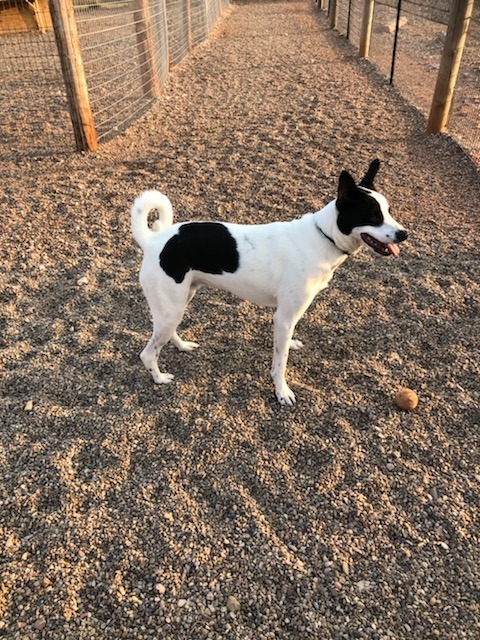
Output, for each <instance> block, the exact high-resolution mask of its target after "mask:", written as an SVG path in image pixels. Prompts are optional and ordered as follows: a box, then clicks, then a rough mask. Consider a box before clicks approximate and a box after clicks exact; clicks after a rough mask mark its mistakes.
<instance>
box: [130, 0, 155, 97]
mask: <svg viewBox="0 0 480 640" xmlns="http://www.w3.org/2000/svg"><path fill="white" fill-rule="evenodd" d="M132 9H133V21H134V23H135V31H136V33H137V48H138V57H139V60H140V68H141V69H142V71H141V74H142V76H143V77H144V80H143V81H142V85H143V92H144V93H145V95H148V96H152V97H154V98H158V96H159V95H160V93H161V84H160V80H159V78H158V72H157V62H156V60H155V45H154V42H153V36H152V24H151V22H152V17H151V14H150V7H149V4H148V0H133V3H132Z"/></svg>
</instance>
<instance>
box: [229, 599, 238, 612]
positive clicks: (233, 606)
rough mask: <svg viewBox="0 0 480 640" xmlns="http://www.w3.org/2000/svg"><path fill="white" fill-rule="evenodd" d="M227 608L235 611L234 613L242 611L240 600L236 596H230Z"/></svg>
mask: <svg viewBox="0 0 480 640" xmlns="http://www.w3.org/2000/svg"><path fill="white" fill-rule="evenodd" d="M227 609H228V610H229V611H233V613H237V611H240V602H239V601H238V600H237V598H236V597H235V596H228V598H227Z"/></svg>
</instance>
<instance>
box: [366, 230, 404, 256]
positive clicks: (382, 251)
mask: <svg viewBox="0 0 480 640" xmlns="http://www.w3.org/2000/svg"><path fill="white" fill-rule="evenodd" d="M407 237H408V233H407V232H406V231H405V230H404V229H402V230H401V231H397V232H396V233H395V243H393V242H380V240H377V239H376V238H374V237H373V236H371V235H370V234H369V233H362V234H361V238H362V240H363V241H364V242H365V244H368V246H369V247H371V248H372V249H373V250H374V251H375V252H376V253H378V254H379V255H381V256H398V255H399V253H400V249H399V248H398V247H397V244H398V243H400V242H403V241H404V240H406V239H407Z"/></svg>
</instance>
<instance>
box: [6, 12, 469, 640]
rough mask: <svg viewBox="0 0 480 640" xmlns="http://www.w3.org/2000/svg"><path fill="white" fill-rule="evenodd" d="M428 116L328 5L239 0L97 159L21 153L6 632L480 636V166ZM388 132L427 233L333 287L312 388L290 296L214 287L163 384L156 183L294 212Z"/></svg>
mask: <svg viewBox="0 0 480 640" xmlns="http://www.w3.org/2000/svg"><path fill="white" fill-rule="evenodd" d="M220 63H223V65H224V68H223V70H222V72H218V71H215V70H218V69H219V68H220V66H219V65H220ZM424 128H425V123H424V120H423V118H422V117H421V116H419V115H418V113H417V112H415V111H413V110H412V109H411V108H410V107H409V106H408V105H406V103H405V102H404V101H403V100H402V99H401V98H400V97H399V95H398V94H397V93H396V91H395V90H392V89H391V88H389V87H388V86H387V84H386V82H385V81H384V80H383V79H382V78H381V77H380V76H379V75H378V74H376V73H375V71H374V70H373V69H372V67H371V66H370V65H369V64H368V63H365V62H360V61H359V60H358V59H357V58H356V56H355V55H354V53H353V51H352V50H351V49H350V48H349V46H348V44H346V43H345V42H344V41H342V40H341V39H339V38H338V37H336V36H335V34H334V33H332V32H331V31H329V30H328V29H327V25H326V23H325V21H324V20H323V19H319V18H318V17H317V14H316V11H315V8H314V6H313V5H311V4H310V3H305V2H300V3H286V4H280V3H278V4H259V5H248V6H236V7H234V8H233V9H232V10H231V12H230V13H229V14H228V15H227V17H226V18H225V19H224V20H223V21H222V23H221V25H220V27H219V29H218V30H217V32H216V33H215V37H214V39H213V40H212V41H210V42H209V43H207V44H206V45H204V46H202V47H201V48H199V49H198V50H197V51H196V52H195V53H194V55H192V56H191V58H190V59H189V60H188V61H186V62H185V63H184V64H183V65H181V66H180V67H179V68H178V70H177V71H176V72H175V73H174V75H173V76H172V78H171V81H170V83H169V86H168V88H167V91H166V92H165V95H164V96H163V98H162V100H161V101H160V103H159V105H158V107H157V108H156V109H155V110H154V111H152V112H151V113H149V114H148V115H147V116H146V117H145V118H144V119H143V120H142V121H141V122H139V123H138V124H137V125H136V126H134V127H132V128H131V129H130V130H129V131H128V132H127V133H126V134H125V135H124V136H122V137H119V138H118V139H116V140H115V141H113V142H111V143H108V144H107V145H105V146H103V147H102V148H101V150H100V152H99V153H98V154H97V155H96V156H52V157H49V158H43V159H37V160H28V159H24V160H22V161H21V162H20V163H18V162H17V163H16V162H14V161H12V162H10V163H9V162H4V163H2V164H1V165H0V171H1V175H2V184H1V192H0V212H1V220H0V223H1V229H2V235H1V255H2V261H1V269H2V281H1V291H0V295H1V300H2V307H1V318H0V321H1V336H0V339H1V347H2V351H1V364H2V373H1V376H2V378H1V381H2V395H3V399H2V405H1V412H2V415H1V448H0V464H1V480H2V481H1V483H0V532H1V536H0V549H1V551H2V554H3V555H2V564H1V569H2V586H1V587H0V636H1V637H7V638H19V639H20V638H22V639H27V638H28V639H30V638H48V639H49V640H57V639H58V640H60V639H62V640H70V639H71V640H84V639H86V638H95V639H100V638H101V639H104V638H112V639H115V640H117V639H118V638H128V639H133V638H134V639H140V638H143V639H147V638H157V639H161V640H164V639H165V640H184V639H185V640H187V639H188V640H197V639H200V638H212V639H213V638H214V639H216V640H220V638H224V639H238V640H240V639H242V640H247V639H251V640H263V639H267V638H269V639H273V638H275V639H282V640H283V639H292V640H293V639H295V640H298V639H302V640H303V639H304V638H317V639H319V640H330V639H332V640H333V639H335V640H336V639H340V638H342V639H343V638H346V639H350V638H368V639H372V640H381V639H385V638H389V639H394V638H396V639H401V638H405V639H407V638H408V639H409V640H428V639H433V638H440V639H441V640H460V639H465V638H466V639H471V640H473V638H475V637H478V636H477V633H478V620H479V610H478V598H477V597H476V595H475V594H476V591H475V589H476V588H478V580H479V572H478V542H479V529H478V492H479V481H480V469H479V467H478V459H479V458H478V433H479V431H478V424H479V415H478V406H479V402H478V401H479V394H478V368H479V365H478V363H479V362H480V358H479V357H478V352H477V350H478V344H479V335H478V300H479V284H478V282H479V280H478V248H477V247H478V212H479V211H480V195H479V194H480V189H479V186H480V181H479V177H478V173H477V172H476V171H475V169H474V167H473V166H472V165H471V163H470V162H469V160H468V159H467V157H466V156H465V155H464V154H463V152H462V151H461V150H460V149H459V148H458V147H457V146H456V145H455V144H454V143H453V142H451V141H450V140H449V139H447V138H442V137H430V138H429V137H426V136H425V135H424ZM376 156H379V157H380V158H381V159H382V160H383V166H382V169H381V173H380V174H379V178H378V185H379V187H381V189H382V190H383V191H384V192H385V194H386V195H388V197H389V199H390V200H391V203H392V207H393V211H394V214H395V216H396V217H397V218H399V219H400V220H402V221H403V222H404V224H405V225H406V226H407V227H408V228H409V230H410V233H411V236H410V237H411V241H410V242H409V243H408V244H406V245H405V246H404V247H403V249H402V253H401V255H400V258H399V259H397V260H393V259H380V258H378V259H376V258H374V257H372V256H370V255H369V254H367V253H366V252H364V253H363V254H362V255H360V256H358V257H356V258H355V259H352V260H351V261H349V262H348V263H347V264H346V265H344V266H343V268H342V269H341V271H340V272H339V273H338V275H337V276H336V277H335V279H334V281H333V283H332V285H331V287H330V289H329V290H328V291H327V292H326V293H325V294H324V295H322V296H320V297H319V298H318V300H317V301H315V303H314V304H313V305H312V307H311V309H310V310H309V312H308V313H307V314H306V316H305V317H304V319H303V320H302V321H301V323H300V324H299V327H298V337H299V338H300V339H301V340H303V341H304V342H305V343H306V345H307V347H306V348H305V349H304V350H303V351H299V352H294V353H292V355H291V358H290V365H289V372H288V373H289V381H290V384H291V386H292V388H293V389H294V391H295V393H296V395H297V398H298V404H297V405H296V406H295V407H294V408H293V409H286V408H279V407H278V406H277V405H276V403H275V400H274V397H273V393H272V386H271V382H270V379H269V374H268V369H269V361H270V357H271V356H270V352H271V342H272V332H271V312H270V311H269V310H267V309H258V308H256V307H254V306H253V305H249V304H247V303H244V302H240V301H237V300H236V299H234V298H232V297H231V296H229V295H228V294H225V293H219V292H207V291H205V292H200V293H199V294H198V296H197V297H196V298H195V299H194V301H193V302H192V304H191V307H190V308H189V310H188V312H187V314H186V317H185V320H184V323H183V327H182V335H183V336H184V337H185V338H186V339H195V340H197V341H198V342H200V343H201V348H200V349H198V350H197V351H196V352H195V353H194V354H179V353H178V352H176V351H175V350H174V348H173V347H172V348H171V347H168V348H167V349H166V350H165V355H164V368H165V370H167V371H170V372H172V373H174V374H175V382H174V383H173V384H172V385H170V386H162V387H161V388H155V387H154V385H153V384H152V383H151V381H150V380H149V377H148V375H147V373H146V372H145V371H144V370H143V368H142V366H141V363H140V361H139V359H138V353H139V352H140V350H141V349H142V348H143V346H144V345H145V343H146V340H147V339H148V336H149V332H150V328H151V327H150V319H149V316H148V312H147V309H146V305H145V302H144V299H143V296H142V294H141V291H140V288H139V285H138V282H137V273H138V268H139V264H140V253H139V251H138V250H137V249H136V248H135V246H134V243H133V241H132V239H131V235H130V230H129V206H130V203H131V202H132V200H133V198H134V197H135V196H136V195H137V194H138V193H139V192H140V191H142V190H143V189H145V188H151V187H157V188H159V189H162V190H165V191H166V193H167V194H168V195H169V196H170V197H171V199H172V201H173V203H174V208H175V215H176V218H177V219H178V220H185V219H192V218H198V217H203V218H211V219H229V220H236V221H242V222H261V221H268V220H272V219H275V218H278V219H289V218H291V217H294V216H299V215H302V214H303V213H304V212H306V211H313V210H315V209H318V208H320V207H321V206H322V205H323V204H324V203H325V202H327V201H328V200H330V199H332V198H333V197H334V196H335V189H336V182H337V177H338V174H339V172H340V171H341V170H342V169H343V168H347V169H349V170H351V171H352V172H353V173H354V174H355V175H356V176H360V174H361V173H362V172H363V171H364V169H365V167H366V166H367V164H368V162H369V161H370V160H371V159H372V158H374V157H376ZM82 278H86V281H85V280H83V281H82ZM79 282H80V284H78V283H79ZM82 282H83V283H82ZM400 385H408V386H411V387H412V388H414V389H416V390H417V391H418V393H419V396H420V404H419V407H418V409H417V410H415V411H414V412H412V413H402V412H400V411H399V410H398V409H396V408H395V406H394V404H393V395H394V393H395V391H396V389H397V388H398V387H399V386H400ZM229 595H233V596H235V598H236V599H238V601H239V603H240V610H239V611H238V612H233V611H229V610H228V609H227V598H228V596H229ZM234 604H235V603H234ZM230 606H231V607H232V606H233V605H232V603H230ZM2 634H3V636H2Z"/></svg>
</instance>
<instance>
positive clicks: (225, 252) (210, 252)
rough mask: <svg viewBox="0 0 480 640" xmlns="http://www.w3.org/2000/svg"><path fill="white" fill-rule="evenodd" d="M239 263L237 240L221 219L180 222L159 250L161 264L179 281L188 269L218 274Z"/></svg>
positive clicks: (167, 272) (229, 271) (232, 269)
mask: <svg viewBox="0 0 480 640" xmlns="http://www.w3.org/2000/svg"><path fill="white" fill-rule="evenodd" d="M239 264H240V259H239V255H238V249H237V242H236V240H235V238H234V237H233V236H232V234H231V233H230V232H229V230H228V229H227V227H226V226H225V225H224V224H222V223H220V222H187V223H186V224H182V225H181V227H180V228H179V230H178V233H177V234H175V235H174V236H172V237H171V238H170V240H169V241H168V242H167V243H166V245H165V246H164V248H163V250H162V252H161V254H160V266H161V267H162V269H163V270H164V271H165V273H166V274H167V275H169V276H170V277H171V278H173V279H174V280H175V282H176V283H178V284H179V283H180V282H183V279H184V278H185V275H186V274H187V273H188V272H189V271H190V269H194V270H195V271H203V272H204V273H214V274H218V275H221V274H222V273H224V272H225V271H227V272H228V273H234V272H235V271H236V270H237V269H238V266H239Z"/></svg>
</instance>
